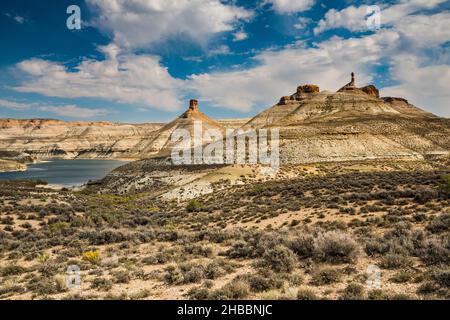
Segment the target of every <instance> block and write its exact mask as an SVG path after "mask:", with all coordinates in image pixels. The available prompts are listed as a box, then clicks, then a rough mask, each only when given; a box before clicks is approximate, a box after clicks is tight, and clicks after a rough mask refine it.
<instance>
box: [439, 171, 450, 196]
mask: <svg viewBox="0 0 450 320" xmlns="http://www.w3.org/2000/svg"><path fill="white" fill-rule="evenodd" d="M439 189H440V190H441V191H442V192H443V193H444V194H447V195H450V174H446V175H443V176H442V177H441V181H440V183H439Z"/></svg>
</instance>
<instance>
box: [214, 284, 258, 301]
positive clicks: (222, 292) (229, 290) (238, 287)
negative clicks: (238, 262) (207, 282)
mask: <svg viewBox="0 0 450 320" xmlns="http://www.w3.org/2000/svg"><path fill="white" fill-rule="evenodd" d="M249 294H250V290H249V286H248V284H247V283H246V282H244V281H241V280H232V281H231V282H229V283H227V284H226V285H224V286H223V287H222V288H220V289H219V290H216V291H214V292H213V294H212V296H211V298H212V299H213V300H236V299H244V298H246V297H247V296H248V295H249Z"/></svg>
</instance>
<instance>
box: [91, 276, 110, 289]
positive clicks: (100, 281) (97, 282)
mask: <svg viewBox="0 0 450 320" xmlns="http://www.w3.org/2000/svg"><path fill="white" fill-rule="evenodd" d="M112 286H113V283H112V281H111V280H108V279H105V278H95V279H94V280H93V281H92V283H91V288H92V289H98V290H101V291H109V290H111V289H112Z"/></svg>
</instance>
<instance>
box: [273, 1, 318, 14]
mask: <svg viewBox="0 0 450 320" xmlns="http://www.w3.org/2000/svg"><path fill="white" fill-rule="evenodd" d="M266 2H267V3H271V4H272V7H273V9H274V10H275V11H276V12H277V13H281V14H286V13H287V14H289V13H295V12H301V11H306V10H309V9H310V8H311V7H312V6H313V5H314V3H315V2H316V1H315V0H267V1H266Z"/></svg>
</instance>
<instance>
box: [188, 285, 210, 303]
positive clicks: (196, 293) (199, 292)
mask: <svg viewBox="0 0 450 320" xmlns="http://www.w3.org/2000/svg"><path fill="white" fill-rule="evenodd" d="M187 296H188V297H189V299H193V300H208V299H209V297H210V293H209V290H208V288H205V287H194V288H192V289H190V290H189V291H188V293H187Z"/></svg>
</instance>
